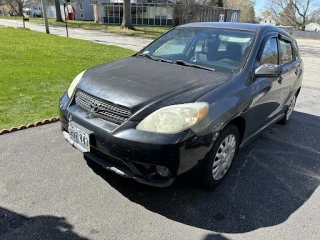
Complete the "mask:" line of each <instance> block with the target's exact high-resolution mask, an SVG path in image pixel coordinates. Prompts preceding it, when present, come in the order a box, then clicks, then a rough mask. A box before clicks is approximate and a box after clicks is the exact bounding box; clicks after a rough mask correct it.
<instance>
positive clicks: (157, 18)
mask: <svg viewBox="0 0 320 240" xmlns="http://www.w3.org/2000/svg"><path fill="white" fill-rule="evenodd" d="M175 3H176V0H131V23H132V24H133V25H151V26H172V25H173V24H174V21H175V19H176V18H177V17H176V16H174V11H173V6H174V4H175ZM95 11H96V16H98V17H97V18H98V19H97V21H98V22H99V23H100V24H115V25H120V24H121V23H122V18H123V1H122V0H107V2H104V3H102V2H101V3H98V4H97V7H96V10H95ZM239 17H240V10H235V9H227V8H216V7H215V8H207V7H206V8H205V9H203V11H202V13H201V14H200V15H199V16H198V19H199V20H198V21H210V22H218V21H220V22H238V21H239Z"/></svg>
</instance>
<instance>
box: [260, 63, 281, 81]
mask: <svg viewBox="0 0 320 240" xmlns="http://www.w3.org/2000/svg"><path fill="white" fill-rule="evenodd" d="M281 74H282V67H281V66H279V65H276V64H270V63H267V64H263V65H261V66H260V67H258V68H257V69H256V70H255V71H254V76H255V77H256V78H258V77H270V78H276V77H280V76H281Z"/></svg>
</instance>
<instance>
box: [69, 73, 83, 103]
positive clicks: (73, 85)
mask: <svg viewBox="0 0 320 240" xmlns="http://www.w3.org/2000/svg"><path fill="white" fill-rule="evenodd" d="M84 73H85V71H83V72H82V73H79V74H78V76H76V77H75V78H74V79H73V81H72V83H71V84H70V87H69V88H68V97H69V98H70V97H71V96H72V94H73V91H74V89H75V88H76V86H77V85H78V83H79V82H80V80H81V78H82V76H83V74H84Z"/></svg>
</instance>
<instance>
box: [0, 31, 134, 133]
mask: <svg viewBox="0 0 320 240" xmlns="http://www.w3.org/2000/svg"><path fill="white" fill-rule="evenodd" d="M0 36H1V54H0V71H1V72H0V88H1V91H0V130H1V129H5V128H10V127H18V126H19V125H23V124H29V123H34V122H35V121H39V120H43V119H46V118H50V117H54V116H57V115H58V100H59V96H60V95H61V94H62V93H63V92H64V91H66V90H67V89H68V86H69V84H70V83H71V81H72V79H73V78H74V77H75V76H76V75H77V74H78V73H80V72H82V71H83V70H85V69H88V68H90V67H93V66H95V65H98V64H101V63H104V62H109V61H112V60H116V59H119V58H124V57H127V56H129V55H131V54H133V53H134V52H133V51H131V50H127V49H123V48H120V47H115V46H107V45H102V44H96V43H91V42H88V41H83V40H76V39H72V38H65V37H59V36H54V35H48V34H44V33H39V32H34V31H30V30H27V29H13V28H0Z"/></svg>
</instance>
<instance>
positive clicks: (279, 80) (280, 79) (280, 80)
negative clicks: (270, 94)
mask: <svg viewBox="0 0 320 240" xmlns="http://www.w3.org/2000/svg"><path fill="white" fill-rule="evenodd" d="M282 79H283V78H282V77H281V76H280V77H279V78H278V83H280V84H281V83H282Z"/></svg>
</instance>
